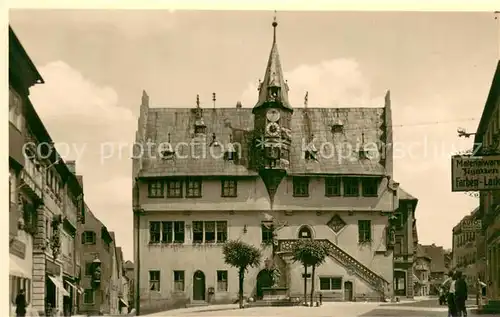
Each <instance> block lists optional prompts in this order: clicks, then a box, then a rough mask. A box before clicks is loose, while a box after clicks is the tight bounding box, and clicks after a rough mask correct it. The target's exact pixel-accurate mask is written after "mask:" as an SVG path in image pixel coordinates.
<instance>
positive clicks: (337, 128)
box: [332, 109, 344, 133]
mask: <svg viewBox="0 0 500 317" xmlns="http://www.w3.org/2000/svg"><path fill="white" fill-rule="evenodd" d="M343 132H344V122H342V120H340V118H339V110H338V109H337V110H336V114H335V119H334V120H333V124H332V133H343Z"/></svg>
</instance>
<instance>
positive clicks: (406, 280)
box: [393, 187, 418, 298]
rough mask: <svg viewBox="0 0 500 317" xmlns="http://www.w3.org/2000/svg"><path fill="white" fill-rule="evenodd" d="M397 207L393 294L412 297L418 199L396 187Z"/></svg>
mask: <svg viewBox="0 0 500 317" xmlns="http://www.w3.org/2000/svg"><path fill="white" fill-rule="evenodd" d="M398 196H399V208H398V209H397V210H396V213H395V215H394V216H395V217H394V224H395V229H396V231H395V240H396V241H395V244H394V286H393V287H394V295H395V296H405V297H408V298H413V284H414V282H415V281H414V274H413V262H414V259H415V258H414V253H415V250H416V249H415V247H416V244H417V243H418V241H414V239H415V232H416V219H415V209H416V208H417V203H418V199H417V198H415V197H413V196H412V195H410V194H408V193H407V192H405V191H404V190H403V189H402V188H401V187H399V189H398Z"/></svg>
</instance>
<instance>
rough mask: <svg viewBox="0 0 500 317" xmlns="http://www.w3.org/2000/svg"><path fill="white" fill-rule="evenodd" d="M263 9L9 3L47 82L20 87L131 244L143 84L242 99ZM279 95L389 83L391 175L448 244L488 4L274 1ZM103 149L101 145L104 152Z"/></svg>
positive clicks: (176, 103)
mask: <svg viewBox="0 0 500 317" xmlns="http://www.w3.org/2000/svg"><path fill="white" fill-rule="evenodd" d="M273 14H274V13H273V12H270V11H178V10H177V11H168V10H165V11H159V10H155V11H153V10H144V11H141V10H124V11H118V10H107V11H106V10H73V11H69V10H12V11H11V12H10V24H11V26H12V28H13V29H14V31H15V32H16V34H17V36H18V37H19V39H20V41H21V43H22V44H23V45H24V47H25V49H26V51H27V52H28V54H29V55H30V57H31V58H32V60H33V62H34V63H35V65H36V66H37V68H38V69H39V71H40V73H41V74H42V76H43V78H44V79H45V82H46V83H45V84H43V85H38V86H35V87H33V88H32V89H31V95H30V98H31V100H32V102H33V104H34V106H35V108H36V109H37V111H38V113H39V115H40V117H41V118H42V120H43V122H44V123H45V126H46V127H47V129H48V131H49V133H50V134H51V136H52V138H53V139H54V140H55V141H56V146H57V148H58V150H59V151H60V153H61V155H62V156H63V157H64V158H65V159H66V160H71V159H76V160H77V163H76V169H77V173H78V174H81V175H83V178H84V190H85V199H86V202H87V204H88V205H89V207H90V209H91V210H92V212H93V213H94V214H95V215H96V216H97V217H98V218H99V219H100V220H101V221H102V222H103V223H104V224H105V225H106V226H107V227H108V229H109V230H111V231H114V232H115V233H116V238H117V245H119V246H122V247H123V252H124V256H125V259H130V260H131V259H132V258H133V249H132V228H133V226H132V202H131V190H132V189H131V188H132V180H131V177H132V163H131V160H130V154H129V153H130V152H129V149H130V148H131V146H130V145H131V144H132V142H133V141H134V139H135V131H136V129H137V117H138V112H139V105H140V101H141V95H142V90H146V91H147V93H148V94H149V96H150V100H151V103H152V104H153V106H171V107H194V106H195V102H196V95H197V94H199V95H200V101H201V105H202V107H203V106H206V107H212V101H211V98H212V93H213V92H215V93H216V94H217V101H216V107H234V106H235V105H236V103H237V101H241V102H242V104H243V107H252V106H253V105H254V104H255V102H256V99H257V90H256V85H257V83H258V80H259V79H261V78H262V77H263V75H264V69H265V66H266V63H267V58H268V55H269V50H270V48H271V42H272V27H271V22H272V19H273ZM277 19H278V22H279V25H278V28H277V41H278V47H279V51H280V56H281V62H282V66H283V70H284V72H285V77H286V79H287V80H288V84H289V87H290V92H289V94H290V101H291V103H292V105H293V106H294V107H303V99H304V95H305V92H306V91H308V92H309V107H381V106H383V96H384V95H385V93H386V91H387V90H390V91H391V98H392V109H393V124H394V127H393V129H394V141H395V143H396V145H397V146H398V150H396V151H395V156H396V157H395V159H394V164H395V165H394V178H395V180H396V181H398V182H400V184H401V187H402V188H404V189H405V190H406V191H408V192H409V193H410V194H412V195H413V196H415V197H417V198H418V199H419V202H418V206H417V211H416V217H417V225H418V233H419V240H420V243H422V244H432V243H435V244H437V245H443V246H444V247H446V248H450V247H451V230H452V228H453V226H454V225H455V224H456V223H457V222H458V221H459V220H460V219H461V218H462V217H463V216H464V215H466V214H469V213H470V212H471V211H472V210H473V209H474V208H475V207H477V206H478V205H479V201H478V200H477V199H476V198H473V197H470V196H468V195H466V194H465V193H452V192H451V168H450V164H451V162H450V155H451V154H452V153H455V152H456V151H459V150H466V149H469V148H471V147H472V142H473V140H472V138H471V139H463V138H458V135H457V128H459V127H462V128H465V129H467V130H468V131H470V132H473V131H475V129H476V128H477V125H478V123H479V118H480V116H481V113H482V110H483V107H484V104H485V101H486V97H487V94H488V91H489V88H490V85H491V81H492V78H493V73H494V71H495V67H496V63H497V60H498V59H499V50H498V47H499V41H500V39H499V36H498V34H499V33H498V32H499V28H498V24H497V21H495V20H494V17H493V14H492V13H477V12H476V13H465V12H462V13H430V12H420V13H417V12H404V13H403V12H376V13H375V12H278V15H277ZM103 151H104V152H103Z"/></svg>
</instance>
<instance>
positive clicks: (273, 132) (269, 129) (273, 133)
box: [266, 122, 280, 136]
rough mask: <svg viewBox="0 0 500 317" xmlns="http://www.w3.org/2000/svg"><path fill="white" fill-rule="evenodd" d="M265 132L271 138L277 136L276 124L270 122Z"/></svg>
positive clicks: (278, 131) (278, 129) (277, 126)
mask: <svg viewBox="0 0 500 317" xmlns="http://www.w3.org/2000/svg"><path fill="white" fill-rule="evenodd" d="M266 132H267V134H268V135H271V136H278V135H279V133H280V127H279V125H278V124H277V123H275V122H271V123H269V124H268V125H267V127H266Z"/></svg>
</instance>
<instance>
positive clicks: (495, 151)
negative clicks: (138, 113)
mask: <svg viewBox="0 0 500 317" xmlns="http://www.w3.org/2000/svg"><path fill="white" fill-rule="evenodd" d="M499 105H500V61H499V62H498V63H497V68H496V70H495V75H494V77H493V81H492V83H491V88H490V91H489V94H488V98H487V100H486V104H485V106H484V110H483V113H482V115H481V120H480V122H479V126H478V128H477V131H476V134H475V138H474V144H475V150H478V151H475V153H476V154H475V155H477V156H498V155H499V154H500V148H499V147H500V109H499V108H500V106H499ZM477 147H479V148H477ZM499 176H500V175H499ZM477 215H478V218H480V219H481V221H482V232H481V234H480V236H479V237H477V240H478V241H477V253H478V258H479V259H480V261H479V262H478V269H479V276H480V277H484V281H485V282H486V284H487V287H486V290H487V291H486V292H487V297H488V299H489V301H490V302H491V304H490V307H491V309H493V306H494V307H495V309H494V310H495V311H496V312H500V270H499V269H498V268H499V267H500V190H490V191H480V206H479V211H478V214H477ZM484 260H486V261H484ZM491 311H492V312H493V310H491Z"/></svg>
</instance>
